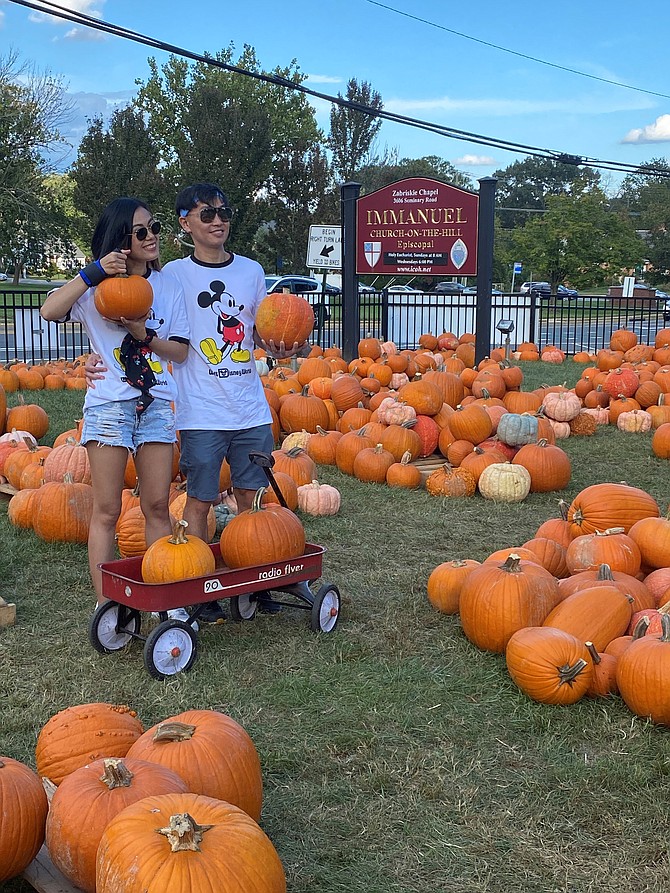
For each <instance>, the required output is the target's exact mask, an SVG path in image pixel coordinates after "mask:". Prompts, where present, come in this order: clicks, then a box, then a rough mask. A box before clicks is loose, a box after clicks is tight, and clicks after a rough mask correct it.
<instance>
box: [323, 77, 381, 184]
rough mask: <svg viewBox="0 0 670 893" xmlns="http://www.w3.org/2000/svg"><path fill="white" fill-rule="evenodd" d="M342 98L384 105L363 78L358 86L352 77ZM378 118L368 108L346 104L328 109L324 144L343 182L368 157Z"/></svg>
mask: <svg viewBox="0 0 670 893" xmlns="http://www.w3.org/2000/svg"><path fill="white" fill-rule="evenodd" d="M337 95H338V97H339V98H340V99H344V98H346V99H347V101H348V102H350V103H358V104H360V105H364V106H369V107H370V108H373V109H378V110H379V111H381V110H382V109H383V108H384V105H383V103H382V97H381V93H378V92H377V91H376V90H373V89H372V86H371V84H369V83H368V82H367V81H363V82H362V83H361V84H360V86H359V84H358V81H357V80H356V78H352V79H351V80H350V81H349V83H348V84H347V94H346V97H343V96H342V94H341V93H338V94H337ZM381 126H382V121H381V118H376V117H375V116H374V115H372V114H370V113H368V112H361V111H357V110H356V109H355V108H350V107H347V106H341V105H335V104H334V105H333V106H332V108H331V110H330V134H329V136H328V143H327V144H328V148H329V149H330V151H331V152H332V155H333V161H332V164H333V172H334V174H335V177H336V178H338V179H339V180H340V181H341V182H343V183H345V182H346V181H347V180H351V179H352V178H353V177H354V174H355V172H356V171H357V170H358V169H359V168H361V167H364V166H365V164H366V163H373V162H372V161H371V159H370V153H371V150H372V144H373V142H374V140H375V137H376V136H377V134H378V133H379V131H380V130H381Z"/></svg>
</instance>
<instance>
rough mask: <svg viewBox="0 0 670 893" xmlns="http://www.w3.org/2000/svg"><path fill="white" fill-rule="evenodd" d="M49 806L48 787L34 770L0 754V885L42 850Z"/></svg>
mask: <svg viewBox="0 0 670 893" xmlns="http://www.w3.org/2000/svg"><path fill="white" fill-rule="evenodd" d="M48 808H49V804H48V802H47V796H46V794H45V793H44V788H43V787H42V783H41V781H40V780H39V778H38V777H37V775H36V774H35V773H34V772H33V770H32V769H31V768H30V767H29V766H26V765H24V764H23V763H20V762H19V761H18V760H13V759H11V757H3V756H0V817H2V843H1V844H0V846H1V850H0V852H1V854H2V855H1V858H0V884H3V883H4V882H5V881H8V880H9V879H10V878H14V877H17V876H18V875H20V874H21V872H22V871H24V870H25V869H26V868H27V867H28V865H30V863H31V862H32V861H33V859H34V858H35V856H36V855H37V853H38V852H39V849H40V847H41V846H42V844H43V842H44V826H45V823H46V818H47V810H48Z"/></svg>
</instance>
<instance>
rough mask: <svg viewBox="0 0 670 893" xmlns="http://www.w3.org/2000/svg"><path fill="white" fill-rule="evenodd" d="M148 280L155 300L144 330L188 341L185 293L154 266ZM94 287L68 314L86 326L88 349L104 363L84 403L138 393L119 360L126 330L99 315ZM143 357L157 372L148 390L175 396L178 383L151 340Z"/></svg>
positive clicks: (127, 397)
mask: <svg viewBox="0 0 670 893" xmlns="http://www.w3.org/2000/svg"><path fill="white" fill-rule="evenodd" d="M149 283H150V285H151V287H152V289H153V292H154V300H153V304H152V307H151V311H150V314H149V319H147V322H146V328H147V331H148V330H149V329H154V331H155V332H156V334H157V335H158V337H159V338H164V339H167V338H171V337H176V338H179V339H183V340H185V341H188V338H189V331H188V319H187V316H186V307H185V301H184V293H183V292H182V290H181V288H180V287H179V285H178V283H177V282H175V280H174V279H173V278H172V277H168V276H165V275H163V273H162V272H158V271H156V270H153V271H152V272H151V275H150V276H149ZM94 291H95V289H93V288H89V289H87V290H86V291H85V292H84V294H83V295H82V296H81V298H79V300H78V301H76V302H75V304H74V305H73V307H72V309H71V310H70V313H69V315H68V317H67V319H68V320H74V321H75V322H80V323H81V324H82V325H83V327H84V328H85V329H86V333H87V335H88V338H89V341H90V342H91V349H92V350H93V351H94V352H95V353H99V354H100V356H101V357H102V360H103V363H104V365H105V366H106V367H107V372H105V378H104V379H103V380H100V381H96V382H95V388H88V389H87V390H86V397H85V399H84V407H87V406H96V405H99V404H100V403H108V402H110V401H112V400H133V399H137V397H139V396H140V391H139V390H138V388H134V387H133V386H132V385H131V384H129V383H128V381H127V380H126V376H125V372H124V369H123V366H122V365H121V361H120V360H119V351H120V349H121V342H122V341H123V339H124V337H125V336H126V335H127V334H128V330H127V329H126V328H125V327H124V326H122V325H119V324H118V323H115V322H111V321H110V320H108V319H105V318H104V317H103V316H100V314H99V313H98V311H97V310H96V309H95V304H94V303H93V294H94ZM146 357H147V360H148V362H149V365H150V366H151V368H152V369H153V371H154V374H155V376H156V384H155V385H154V386H153V387H152V388H151V394H152V396H153V397H156V398H158V399H160V400H170V401H173V400H176V397H177V385H176V382H175V380H174V378H173V376H172V375H170V373H169V371H168V368H167V362H166V361H165V360H162V359H161V358H160V357H158V356H156V354H154V353H152V351H151V344H149V345H148V347H147V348H146Z"/></svg>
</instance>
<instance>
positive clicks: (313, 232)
mask: <svg viewBox="0 0 670 893" xmlns="http://www.w3.org/2000/svg"><path fill="white" fill-rule="evenodd" d="M307 267H308V268H309V269H310V270H316V269H325V270H341V269H342V227H341V226H310V228H309V241H308V243H307Z"/></svg>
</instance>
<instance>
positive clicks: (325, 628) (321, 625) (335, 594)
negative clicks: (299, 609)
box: [311, 583, 340, 633]
mask: <svg viewBox="0 0 670 893" xmlns="http://www.w3.org/2000/svg"><path fill="white" fill-rule="evenodd" d="M339 617H340V591H339V589H338V588H337V586H335V585H334V584H333V583H324V584H323V586H322V587H321V589H319V591H318V592H317V594H316V596H315V597H314V604H313V605H312V616H311V626H312V629H313V630H314V632H315V633H331V632H332V631H333V630H334V629H335V627H336V626H337V621H338V620H339Z"/></svg>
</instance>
